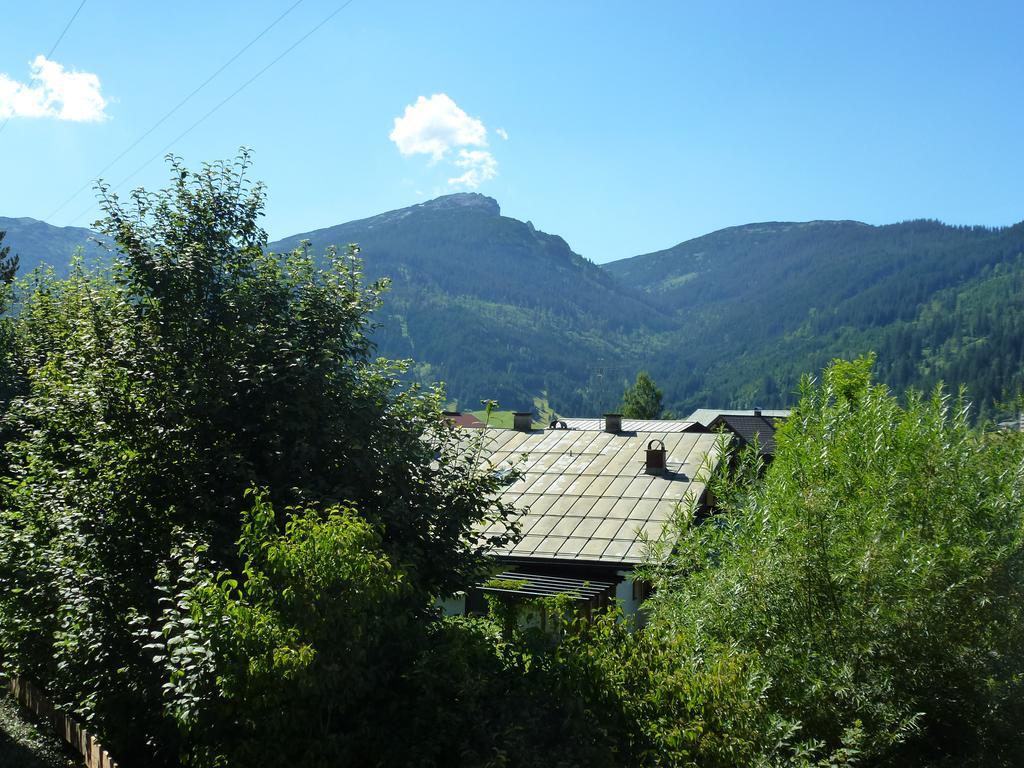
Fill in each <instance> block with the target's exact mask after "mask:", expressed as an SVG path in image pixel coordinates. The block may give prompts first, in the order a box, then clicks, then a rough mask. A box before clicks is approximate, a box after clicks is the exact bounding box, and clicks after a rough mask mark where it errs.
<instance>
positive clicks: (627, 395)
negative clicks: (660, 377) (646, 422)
mask: <svg viewBox="0 0 1024 768" xmlns="http://www.w3.org/2000/svg"><path fill="white" fill-rule="evenodd" d="M661 396H662V393H661V390H660V389H658V387H657V385H656V384H655V383H654V379H652V378H651V377H650V374H648V373H647V371H640V373H638V374H637V375H636V381H635V382H634V383H633V384H632V385H630V386H628V387H626V390H625V391H624V392H623V393H622V406H621V410H622V415H623V416H625V417H626V418H628V419H657V418H658V417H659V416H661Z"/></svg>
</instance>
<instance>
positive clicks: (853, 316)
mask: <svg viewBox="0 0 1024 768" xmlns="http://www.w3.org/2000/svg"><path fill="white" fill-rule="evenodd" d="M3 221H5V222H6V225H7V226H8V229H9V235H8V238H9V242H10V243H12V244H14V245H15V246H16V250H17V251H18V252H19V253H21V254H22V259H23V268H22V274H25V273H27V271H28V270H29V269H31V267H33V266H35V265H37V264H38V263H40V262H48V263H55V262H56V265H57V267H58V272H62V271H63V270H66V267H67V260H68V255H67V254H69V253H71V252H72V251H73V249H74V247H75V246H76V245H80V244H82V243H86V242H87V234H88V231H87V230H73V231H68V230H58V229H56V228H47V225H45V224H42V223H41V222H34V223H31V222H30V221H28V220H14V219H8V220H3ZM30 224H31V225H30ZM47 233H48V234H47ZM304 239H308V240H309V241H310V242H311V243H312V252H313V254H314V256H315V257H317V258H319V257H322V255H323V253H324V252H325V249H326V248H327V247H328V246H330V245H334V246H336V247H338V248H341V249H344V248H345V247H346V246H347V245H348V244H350V243H356V244H358V245H359V247H360V257H361V259H362V260H363V265H364V269H365V272H366V275H367V277H368V278H369V279H371V280H375V279H383V278H386V279H387V280H388V281H389V290H388V300H387V302H386V303H385V304H384V305H383V307H382V308H381V309H380V310H379V311H377V312H376V313H375V315H374V317H373V320H374V324H375V325H376V328H375V329H374V330H373V332H372V338H373V340H374V342H375V343H376V344H377V347H378V349H379V350H380V352H381V353H382V354H384V355H385V356H388V357H391V358H407V359H411V360H413V361H414V365H413V367H412V368H411V369H410V371H409V372H408V373H407V374H406V375H407V378H408V379H409V380H412V381H418V382H421V383H423V384H430V383H433V382H436V381H443V382H444V383H445V386H446V391H447V396H448V398H449V400H450V402H451V403H452V404H454V405H456V406H458V407H461V408H463V409H466V410H471V409H475V408H478V407H479V403H480V401H481V400H483V399H497V400H498V401H499V402H501V403H502V405H503V406H504V407H508V408H512V409H522V408H530V407H531V405H532V403H533V401H534V399H535V398H537V397H546V398H547V400H548V401H549V402H550V404H551V406H552V408H554V410H555V411H557V412H559V413H562V414H569V415H581V416H586V415H596V414H599V413H601V412H602V411H604V410H607V409H609V408H614V407H616V405H617V404H618V402H619V399H620V397H621V393H622V391H623V389H624V387H625V386H627V385H628V384H630V383H631V382H632V381H633V379H634V377H635V375H636V373H637V372H638V371H641V370H647V371H649V372H650V373H651V375H652V376H653V377H654V379H655V380H656V381H657V382H658V383H659V385H660V386H662V387H663V389H664V405H665V407H666V408H667V409H668V410H669V411H670V412H673V413H682V414H685V413H688V412H689V411H690V410H691V409H693V408H697V407H703V406H707V405H715V406H719V407H754V406H763V407H782V406H785V405H789V404H790V403H791V402H792V400H793V398H794V396H795V395H794V393H795V391H796V387H797V384H798V382H799V378H800V375H801V374H802V373H803V372H805V371H811V370H820V369H821V368H822V367H823V366H824V365H825V364H827V363H828V361H829V360H831V359H832V358H834V357H846V358H849V357H854V356H857V355H863V354H867V353H868V352H871V351H874V352H875V353H876V354H877V360H878V363H877V365H878V371H879V372H880V374H881V375H883V376H885V379H886V381H887V382H888V383H889V385H890V386H891V387H892V388H893V389H894V390H895V391H896V392H903V391H904V390H905V389H907V388H908V387H915V388H918V389H930V388H931V387H933V386H934V385H935V384H937V383H938V382H940V381H942V382H946V383H947V384H949V385H950V386H959V385H960V384H963V385H965V386H966V387H967V389H968V393H969V396H970V397H971V398H972V400H973V402H974V403H975V405H976V408H975V411H974V414H975V418H980V419H982V420H984V419H986V418H995V419H999V418H1002V417H1005V416H1007V415H1008V411H1007V409H1006V408H1004V407H1002V406H1003V405H1004V404H1006V403H1008V402H1010V401H1012V400H1013V397H1014V396H1015V394H1016V393H1018V392H1020V391H1021V390H1022V387H1024V349H1022V344H1021V341H1020V339H1021V334H1020V327H1021V323H1022V322H1024V320H1022V317H1021V313H1022V310H1021V309H1020V307H1021V306H1022V305H1024V301H1022V296H1024V294H1022V293H1021V291H1020V286H1021V279H1022V275H1024V261H1022V258H1024V225H1017V226H1013V227H1005V228H985V227H952V226H947V225H945V224H941V223H939V222H935V221H911V222H904V223H901V224H892V225H888V226H868V225H866V224H861V223H859V222H852V221H816V222H806V223H778V222H777V223H765V224H751V225H746V226H741V227H733V228H730V229H726V230H721V231H719V232H714V233H712V234H709V235H706V236H704V237H700V238H696V239H694V240H690V241H687V242H684V243H681V244H679V245H677V246H674V247H673V248H670V249H667V250H665V251H660V252H657V253H652V254H647V255H644V256H637V257H633V258H629V259H623V260H621V261H614V262H611V263H609V264H605V265H601V266H598V265H595V264H592V263H591V262H589V261H588V260H587V259H585V258H583V257H581V256H580V255H578V254H576V253H574V252H573V251H572V250H571V248H570V247H569V245H568V244H567V243H566V242H565V241H564V240H563V239H562V238H560V237H557V236H555V235H549V234H545V233H543V232H539V231H538V230H537V229H536V228H535V227H533V225H532V224H530V223H529V222H521V221H518V220H516V219H512V218H509V217H506V216H502V215H501V214H500V209H499V207H498V204H497V202H495V201H494V200H493V199H491V198H488V197H484V196H483V195H479V194H457V195H449V196H446V197H441V198H438V199H436V200H432V201H428V202H426V203H422V204H420V205H417V206H412V207H410V208H404V209H400V210H397V211H392V212H389V213H384V214H380V215H378V216H374V217H371V218H369V219H363V220H360V221H354V222H350V223H348V224H342V225H338V226H335V227H329V228H326V229H322V230H316V231H314V232H309V233H305V234H301V235H294V236H292V237H289V238H285V239H284V240H280V241H277V242H274V243H271V245H270V247H271V248H272V249H273V250H277V251H282V252H286V251H288V250H290V249H292V248H294V247H296V246H297V245H298V244H299V243H300V242H301V241H302V240H304ZM89 247H90V250H89V252H88V256H89V257H95V255H96V254H97V253H100V249H99V248H98V247H97V246H96V245H91V246H89ZM62 259H63V261H62Z"/></svg>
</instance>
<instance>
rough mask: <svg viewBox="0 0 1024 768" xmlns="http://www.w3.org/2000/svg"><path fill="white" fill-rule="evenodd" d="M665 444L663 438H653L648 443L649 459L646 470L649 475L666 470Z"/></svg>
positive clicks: (658, 473)
mask: <svg viewBox="0 0 1024 768" xmlns="http://www.w3.org/2000/svg"><path fill="white" fill-rule="evenodd" d="M666 453H667V451H666V450H665V444H664V443H663V442H661V440H657V439H655V440H651V442H649V443H648V444H647V461H646V462H645V466H644V471H645V472H647V474H648V475H660V474H662V473H664V471H665V454H666Z"/></svg>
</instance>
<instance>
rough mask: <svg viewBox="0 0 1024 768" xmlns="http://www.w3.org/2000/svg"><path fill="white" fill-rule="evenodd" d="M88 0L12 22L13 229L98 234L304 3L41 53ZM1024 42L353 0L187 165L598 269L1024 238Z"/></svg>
mask: <svg viewBox="0 0 1024 768" xmlns="http://www.w3.org/2000/svg"><path fill="white" fill-rule="evenodd" d="M80 2H81V0H46V2H40V3H17V4H12V5H14V7H10V6H8V7H6V8H5V9H4V12H3V25H2V27H0V39H2V40H3V45H0V122H3V119H4V116H5V115H6V116H10V119H9V121H8V123H7V125H6V127H5V128H4V129H3V130H2V131H0V168H2V183H0V215H5V216H32V217H34V218H41V219H46V220H48V221H50V222H51V223H54V224H61V225H65V224H77V225H88V224H89V223H91V221H93V220H94V219H95V218H96V216H97V215H98V209H97V208H96V207H95V205H93V204H92V202H93V201H92V193H91V191H87V192H84V193H81V194H79V195H78V196H77V197H75V198H74V199H73V200H71V201H70V202H67V203H66V204H65V205H63V207H61V208H60V209H59V210H57V209H58V207H59V206H61V205H62V204H64V203H65V201H66V200H67V199H68V198H69V197H70V196H71V195H72V193H74V192H75V191H76V190H77V189H79V188H80V187H81V186H82V185H83V184H85V183H87V182H88V181H90V180H91V179H93V178H95V176H96V174H97V173H98V172H99V171H100V169H102V168H104V166H106V165H107V164H108V163H109V162H110V161H111V160H112V159H113V158H115V157H116V156H117V155H118V154H120V153H121V152H122V151H123V150H124V149H125V148H127V147H128V146H129V145H131V144H132V143H133V142H134V141H135V140H136V139H138V138H139V137H140V136H141V135H142V134H143V133H145V132H146V131H147V130H148V129H149V128H150V127H151V126H152V125H153V124H154V123H155V122H156V121H157V120H159V119H160V118H161V117H162V116H163V115H164V114H165V113H166V112H167V111H168V110H169V109H170V108H171V107H172V106H174V105H175V104H176V103H178V102H179V101H180V100H181V99H183V98H184V97H185V96H186V95H187V94H188V93H189V92H190V91H192V90H193V89H194V88H195V87H196V86H198V85H199V84H200V83H202V82H203V81H204V80H205V79H206V78H207V77H209V76H210V75H211V74H212V73H213V72H214V71H215V70H216V69H217V68H218V67H220V66H221V65H222V64H224V62H225V61H227V60H228V59H230V58H231V57H232V56H233V55H234V54H235V53H236V52H237V51H238V50H239V49H240V48H242V47H243V46H244V45H245V44H246V43H248V42H249V41H250V40H252V39H253V38H254V37H255V36H256V35H257V34H258V33H259V32H260V31H261V30H262V29H264V28H265V27H266V26H267V25H268V24H270V23H271V22H272V21H273V20H274V19H275V18H276V17H277V16H279V15H280V14H281V13H282V12H284V11H285V10H286V9H287V8H288V7H289V6H291V5H292V3H293V2H294V0H277V1H275V2H255V1H253V0H249V1H248V2H236V1H235V0H213V1H211V0H206V2H193V1H192V0H178V1H177V2H175V3H137V2H126V1H125V0H121V1H120V2H113V0H87V2H86V3H85V5H84V6H83V7H82V9H81V12H80V13H79V15H78V17H77V18H76V19H75V21H74V23H73V24H72V25H71V27H70V29H68V32H67V34H66V35H65V37H64V38H63V40H62V41H61V42H60V45H59V46H58V47H57V49H56V50H55V51H54V53H53V56H52V59H51V60H46V59H40V58H38V57H40V56H45V54H46V53H47V52H48V51H49V50H50V48H51V47H52V46H53V44H54V42H55V41H56V39H57V37H58V35H59V34H60V32H61V29H62V28H63V27H64V25H65V24H66V22H67V20H68V19H69V18H70V17H71V15H72V14H73V13H74V11H75V9H76V8H77V7H78V6H79V4H80ZM340 5H341V0H339V1H338V2H334V1H333V0H332V1H328V0H303V2H301V3H299V5H298V6H296V7H295V8H294V10H292V11H291V12H290V13H289V14H288V15H287V16H286V17H285V18H284V19H283V20H282V21H281V22H280V23H279V24H278V25H277V26H276V27H274V28H273V29H272V30H271V31H270V32H269V33H267V34H266V35H265V36H264V37H263V38H262V39H260V40H259V41H257V42H256V43H255V44H253V45H252V46H251V48H249V50H247V51H246V52H245V53H244V54H243V55H241V56H240V57H239V58H238V59H237V60H236V61H235V62H233V63H232V64H231V65H230V66H229V67H227V68H226V69H225V70H224V71H223V72H222V73H221V74H220V75H218V76H217V77H216V78H215V79H214V80H213V81H212V82H211V83H210V84H209V85H207V86H206V87H205V88H204V89H203V90H201V91H200V92H199V93H198V94H197V95H196V96H195V97H194V98H193V99H191V100H190V101H189V102H188V103H187V104H185V105H184V106H183V107H182V108H181V109H180V110H179V111H178V112H177V113H176V114H174V115H173V116H172V117H171V118H169V119H168V120H167V121H166V122H165V123H164V124H163V125H161V126H160V127H159V128H158V129H157V130H155V131H154V132H153V133H152V135H150V136H149V137H147V138H146V139H145V140H143V141H142V142H141V143H140V144H139V146H137V147H136V148H135V149H133V150H132V151H131V152H129V153H128V154H127V155H126V156H125V157H124V158H123V159H121V160H120V161H118V162H117V163H116V164H114V165H113V166H112V167H111V168H110V169H109V170H108V171H107V172H106V173H105V174H104V177H105V178H106V179H107V180H109V181H110V182H112V183H114V184H118V183H120V182H121V181H122V180H123V179H125V178H126V177H130V178H128V180H127V181H126V183H125V184H124V185H123V186H122V187H121V191H122V192H124V191H127V190H128V189H130V188H131V187H133V186H138V185H143V186H147V187H157V186H162V185H163V184H164V183H165V181H166V178H167V173H166V168H165V167H164V165H163V163H162V162H161V161H159V160H158V161H155V162H152V163H150V164H148V165H144V163H145V161H147V160H148V159H149V158H151V157H153V156H154V155H159V154H160V153H161V152H162V150H163V149H164V147H166V146H167V145H168V144H169V143H170V142H171V141H172V140H173V139H175V137H177V136H178V135H179V134H181V133H182V132H183V131H185V130H186V129H187V128H189V127H190V126H191V125H193V123H195V121H196V120H198V119H199V118H200V117H202V116H203V115H204V114H206V113H207V112H208V111H209V110H210V109H212V108H213V107H214V106H215V105H217V104H218V103H219V102H221V101H222V100H223V99H224V98H225V97H226V96H228V95H229V94H230V93H232V92H233V91H234V90H236V89H237V88H238V87H239V86H240V85H241V84H242V83H244V82H245V81H246V80H248V79H249V78H250V77H252V76H253V75H254V74H255V73H256V72H258V71H259V70H260V69H261V68H263V67H264V66H266V65H267V64H268V63H269V62H270V61H271V60H273V59H274V58H275V57H277V56H278V55H279V54H280V53H281V52H282V51H284V50H285V49H286V48H287V47H288V46H290V45H292V44H293V43H294V42H295V41H296V40H298V39H299V38H300V37H302V36H303V35H304V34H306V33H307V32H308V31H309V30H310V29H312V28H313V27H314V26H315V25H316V24H318V23H319V22H320V21H322V20H323V19H324V18H325V17H326V16H328V14H330V13H331V12H332V11H333V10H335V9H336V8H337V7H338V6H340ZM1021 29H1024V4H1022V3H1020V2H1005V3H997V2H977V3H953V2H928V3H925V2H858V3H853V2H843V3H840V2H829V3H822V2H820V1H819V2H807V3H797V2H778V3H765V2H750V3H740V2H735V3H720V2H707V3H684V2H664V3H654V2H651V3H645V2H632V3H621V2H620V3H612V2H601V1H598V0H594V1H592V2H568V1H564V2H558V3H551V2H527V1H526V0H524V1H522V2H515V3H493V2H492V3H468V2H441V1H439V2H431V3H425V2H404V1H402V2H399V1H394V2H389V1H387V0H352V2H351V4H350V5H349V6H348V7H346V8H345V9H344V10H342V11H341V12H340V13H338V14H337V15H336V16H335V17H334V18H333V19H331V20H330V21H329V22H328V23H327V24H325V25H324V26H323V27H322V28H321V29H319V30H318V31H317V32H315V33H314V34H312V35H311V36H310V37H309V38H308V39H307V40H306V41H305V42H304V43H302V44H301V45H299V46H298V47H297V48H295V50H293V51H292V52H291V53H290V54H288V55H287V56H285V57H284V58H282V59H281V60H280V61H279V62H278V63H277V64H275V65H274V66H272V67H271V68H270V69H269V70H268V71H267V72H266V73H264V74H263V75H262V76H260V77H259V78H258V79H257V80H255V81H254V82H253V83H252V84H251V85H249V86H248V87H247V88H246V89H245V90H243V91H242V92H241V93H239V94H238V95H237V96H235V97H234V98H233V99H231V100H230V101H229V102H228V103H227V104H226V105H225V106H224V107H222V108H221V109H219V110H218V111H217V112H215V113H214V115H213V116H212V117H210V118H209V119H207V120H206V121H205V122H203V123H202V124H201V125H199V126H198V127H196V128H195V129H194V130H192V131H191V132H190V133H189V134H188V135H187V136H186V137H184V138H182V139H181V140H179V141H177V142H176V143H174V144H173V150H174V151H175V152H176V153H177V154H179V155H181V156H182V157H184V158H185V160H186V162H187V163H188V164H190V165H198V164H199V163H200V162H202V161H204V160H215V159H221V158H229V157H232V156H233V155H234V154H235V152H236V150H237V148H238V147H239V146H240V145H246V146H249V147H252V148H253V150H254V153H255V167H254V171H253V174H254V176H255V177H257V178H260V179H262V180H263V181H265V182H266V184H267V186H268V188H269V199H268V206H267V216H266V220H265V226H266V228H267V230H268V231H269V232H270V235H271V237H282V236H285V235H289V234H293V233H296V232H301V231H307V230H310V229H315V228H318V227H325V226H330V225H332V224H336V223H340V222H343V221H348V220H351V219H355V218H361V217H364V216H369V215H372V214H374V213H379V212H381V211H384V210H390V209H393V208H399V207H403V206H406V205H410V204H413V203H416V202H419V201H422V200H424V199H427V198H430V197H434V196H436V195H439V194H445V193H447V192H451V191H461V190H475V191H479V192H482V193H484V194H487V195H490V196H492V197H495V198H496V199H497V200H498V201H499V202H500V203H501V205H502V210H503V212H504V213H505V214H506V215H509V216H515V217H516V218H520V219H529V220H532V221H533V222H534V224H535V225H536V226H537V227H538V228H540V229H543V230H545V231H548V232H552V233H555V234H559V235H562V236H563V237H565V238H566V240H567V241H568V242H569V244H570V245H571V246H572V247H573V249H574V250H576V251H577V252H579V253H581V254H583V255H584V256H586V257H588V258H591V259H593V260H594V261H597V262H603V261H607V260H610V259H615V258H623V257H626V256H631V255H635V254H638V253H645V252H649V251H653V250H658V249H661V248H666V247H669V246H671V245H673V244H675V243H677V242H680V241H682V240H685V239H687V238H690V237H694V236H697V235H701V234H704V233H706V232H710V231H713V230H716V229H720V228H722V227H726V226H731V225H735V224H744V223H748V222H752V221H767V220H807V219H833V218H842V219H859V220H862V221H867V222H869V223H873V224H881V223H889V222H893V221H900V220H904V219H909V218H921V217H927V218H938V219H941V220H943V221H947V222H950V223H957V224H989V225H1002V224H1010V223H1014V222H1016V221H1019V220H1021V219H1024V188H1022V184H1021V179H1024V152H1022V143H1024V142H1022V137H1024V100H1022V99H1021V91H1022V85H1024V53H1022V45H1021V42H1020V30H1021ZM33 75H34V76H35V78H34V79H33ZM421 97H422V100H421ZM417 103H419V107H417V106H416V105H417ZM409 107H412V110H411V113H409V114H407V112H406V110H407V108H409ZM5 110H6V111H5ZM396 118H406V119H404V120H403V121H401V122H400V123H399V127H398V128H396V123H395V120H396ZM503 135H505V136H507V138H503ZM140 166H142V170H141V171H139V172H138V173H137V174H136V175H132V174H133V173H134V172H135V171H136V170H138V169H139V168H140ZM474 185H475V186H474ZM467 268H472V265H467Z"/></svg>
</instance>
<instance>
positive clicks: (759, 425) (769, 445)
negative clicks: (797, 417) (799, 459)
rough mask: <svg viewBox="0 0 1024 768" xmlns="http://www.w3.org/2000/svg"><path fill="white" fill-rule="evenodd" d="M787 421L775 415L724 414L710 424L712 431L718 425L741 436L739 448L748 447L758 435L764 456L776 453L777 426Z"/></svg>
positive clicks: (738, 436)
mask: <svg viewBox="0 0 1024 768" xmlns="http://www.w3.org/2000/svg"><path fill="white" fill-rule="evenodd" d="M782 421H785V419H783V418H779V417H774V416H765V415H763V414H761V415H757V416H747V415H742V416H739V415H732V414H723V415H721V416H719V417H718V418H717V419H715V420H714V421H712V422H711V423H710V424H709V425H708V429H711V430H712V431H713V430H715V429H716V428H717V427H718V426H723V427H725V429H727V430H729V431H730V432H732V433H733V434H734V435H736V437H737V438H739V446H738V447H739V448H741V449H742V448H746V447H747V446H748V445H750V444H751V443H753V442H754V435H757V440H758V443H759V444H760V446H761V451H760V453H761V455H762V456H774V455H775V427H776V425H777V424H778V423H780V422H782Z"/></svg>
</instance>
